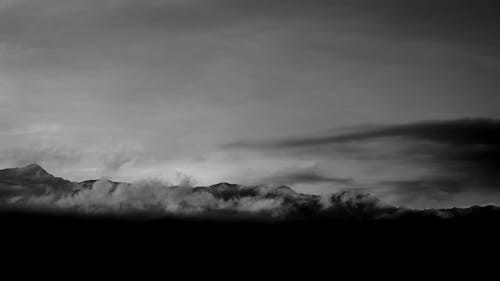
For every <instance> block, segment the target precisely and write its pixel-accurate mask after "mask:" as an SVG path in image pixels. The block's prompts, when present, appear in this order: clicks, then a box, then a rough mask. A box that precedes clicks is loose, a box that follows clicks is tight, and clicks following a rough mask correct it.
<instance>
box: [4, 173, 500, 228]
mask: <svg viewBox="0 0 500 281" xmlns="http://www.w3.org/2000/svg"><path fill="white" fill-rule="evenodd" d="M43 196H46V197H43ZM37 197H38V198H41V199H44V198H45V199H47V198H48V199H50V200H48V201H47V200H45V201H44V200H42V202H46V203H45V204H46V206H48V207H51V206H63V207H62V209H59V210H61V211H64V210H66V209H64V208H69V209H72V210H77V211H81V212H84V213H93V214H98V213H101V214H113V212H115V213H116V212H117V213H118V214H131V213H136V214H145V213H155V214H157V215H160V216H166V215H170V216H171V215H180V216H183V215H193V214H194V215H195V216H200V217H203V218H217V219H219V218H229V219H235V218H237V219H241V218H243V217H249V216H250V217H254V218H255V217H258V218H271V219H273V220H274V219H285V220H327V221H332V220H335V221H339V220H343V221H346V220H349V221H373V220H381V219H382V220H387V219H389V220H393V219H398V220H400V221H401V220H403V221H417V222H418V221H422V220H424V221H435V220H443V219H446V220H450V219H452V220H454V221H457V220H461V221H467V220H480V219H485V218H488V219H499V218H500V208H498V207H496V206H485V207H477V206H474V207H470V208H452V209H430V210H410V209H405V208H399V207H394V206H391V205H388V204H384V203H383V202H381V201H380V200H378V198H376V197H373V196H371V195H370V194H366V193H359V192H356V191H352V190H346V191H342V192H337V193H334V194H330V195H328V196H319V195H310V194H301V193H297V192H295V191H294V190H293V189H291V188H290V187H288V186H271V185H254V186H246V185H239V184H231V183H226V182H222V183H218V184H214V185H211V186H200V187H194V188H191V187H183V186H163V185H161V184H160V185H156V184H154V183H153V184H141V183H134V184H130V183H121V182H114V181H110V180H87V181H82V182H71V181H68V180H65V179H63V178H60V177H55V176H53V175H52V174H50V173H49V172H47V171H46V170H45V169H43V168H42V167H41V166H39V165H37V164H31V165H28V166H26V167H19V168H10V169H3V170H0V210H2V208H3V207H5V206H7V207H9V206H11V205H9V204H18V205H16V206H20V207H21V208H24V207H27V208H28V209H29V208H31V207H33V206H30V205H29V204H31V203H30V202H31V201H30V200H27V199H30V198H37ZM36 201H40V200H36ZM13 202H14V203H13ZM16 202H17V203H16ZM19 204H21V205H19ZM22 204H27V205H22ZM51 204H55V205H51ZM69 209H68V210H69ZM110 212H111V213H110Z"/></svg>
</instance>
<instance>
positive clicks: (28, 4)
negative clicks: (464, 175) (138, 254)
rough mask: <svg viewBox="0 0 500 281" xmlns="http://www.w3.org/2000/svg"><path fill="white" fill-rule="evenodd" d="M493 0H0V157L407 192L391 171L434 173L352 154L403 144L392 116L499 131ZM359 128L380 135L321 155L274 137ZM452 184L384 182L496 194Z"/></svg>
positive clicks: (93, 170)
mask: <svg viewBox="0 0 500 281" xmlns="http://www.w3.org/2000/svg"><path fill="white" fill-rule="evenodd" d="M497 2H498V1H494V0H492V1H486V0H476V1H465V0H442V1H431V0H418V1H417V0H365V1H363V0H349V1H348V0H331V1H326V0H325V1H322V0H313V1H299V0H289V1H282V0H265V1H259V0H136V1H134V0H109V1H102V0H95V1H93V0H79V1H78V0H0V168H1V167H11V166H21V165H26V164H29V163H31V162H37V163H39V164H41V165H43V166H44V167H46V168H47V170H49V171H51V172H53V173H54V174H56V175H58V176H63V177H66V178H69V179H71V180H83V179H88V178H99V177H112V178H113V179H115V180H123V181H133V180H136V179H140V178H144V177H158V178H162V179H166V180H169V181H171V182H173V183H175V182H177V181H181V180H182V179H183V178H184V177H186V176H190V177H193V178H194V179H196V180H197V182H198V183H199V184H213V183H217V182H220V181H226V182H236V183H256V182H259V183H270V182H273V183H279V184H289V185H291V186H292V187H293V188H294V189H296V190H299V191H301V192H305V193H325V192H331V191H333V190H336V189H339V188H345V187H358V188H371V187H373V190H374V191H375V190H378V191H380V190H381V189H380V187H379V186H380V185H381V183H385V184H386V185H385V187H383V188H388V186H397V187H395V188H396V189H397V188H401V189H397V190H405V191H404V192H403V194H407V193H406V190H407V189H405V188H407V185H404V184H408V183H409V182H410V183H414V181H415V180H416V179H422V178H425V179H429V178H432V180H436V178H435V174H436V173H435V172H436V171H435V169H434V170H432V169H433V167H435V165H434V166H433V165H429V163H424V164H422V163H421V162H418V161H406V160H407V159H405V161H403V160H401V159H400V157H399V158H397V159H393V158H394V157H393V158H390V157H389V158H388V157H387V155H382V154H377V155H373V153H367V154H366V155H370V156H369V157H368V156H366V155H365V156H366V157H359V155H363V153H362V151H366V150H367V149H370V151H372V152H373V149H374V147H380V149H381V150H385V149H387V150H391V151H393V150H396V147H398V148H401V147H403V148H404V147H406V146H407V145H408V143H407V142H408V140H405V141H404V142H401V141H394V140H393V139H391V138H393V137H394V138H396V139H400V138H399V137H400V136H401V134H398V133H391V132H392V131H391V130H390V128H392V127H391V126H393V125H398V124H399V125H401V126H407V127H409V128H410V130H411V129H412V128H415V126H417V128H418V129H419V130H420V127H418V126H420V125H421V123H419V122H423V121H428V120H462V121H463V120H464V118H487V119H481V120H482V121H481V120H479V121H478V122H479V123H481V122H483V121H484V122H486V123H488V122H489V123H488V124H490V123H491V122H493V125H492V126H493V127H494V128H493V129H492V130H493V132H494V133H492V134H496V133H498V131H496V130H497V128H496V127H495V126H497V125H498V124H497V123H495V122H496V121H494V120H495V119H496V118H499V117H500V110H499V108H500V95H499V89H500V80H499V77H500V76H499V75H500V36H498V30H500V18H499V17H498V15H499V13H500V9H499V4H498V3H497ZM429 122H430V121H429ZM450 122H452V121H450ZM457 122H461V121H457ZM404 124H407V125H404ZM419 124H420V125H419ZM424 124H427V125H429V123H424ZM450 124H451V125H450ZM474 124H476V123H474ZM481 124H482V123H481ZM441 125H442V126H448V125H450V126H455V123H445V124H444V125H443V124H442V123H439V124H438V125H437V126H441ZM424 127H425V126H424ZM367 128H370V129H369V130H371V131H370V132H373V130H375V131H377V132H379V130H381V132H382V133H380V132H379V134H382V136H383V140H382V141H381V140H380V138H379V137H371V135H370V136H368V137H366V136H365V137H363V138H361V139H359V138H357V139H356V138H355V139H356V144H359V142H360V141H366V143H363V145H362V146H363V147H359V145H353V144H352V143H351V142H347V141H343V142H338V141H334V144H335V147H336V150H335V151H336V153H330V152H332V151H334V150H332V149H330V148H331V147H328V146H327V148H324V147H323V148H321V149H319V150H317V145H318V144H317V143H313V144H312V145H313V146H314V149H313V151H314V152H311V151H312V150H311V149H312V148H311V149H309V147H308V146H307V145H303V146H301V147H300V152H298V151H297V149H296V147H293V145H292V147H293V148H292V149H290V145H287V140H283V139H289V140H288V141H291V142H292V143H293V142H294V141H295V142H297V138H299V139H303V138H305V139H306V140H310V138H313V140H314V138H315V137H317V136H325V135H326V136H330V137H331V136H332V134H333V135H335V136H336V135H338V134H346V132H352V131H353V130H355V131H356V132H357V134H360V132H363V130H367ZM374 128H375V129H374ZM388 128H389V133H387V130H388ZM405 128H406V127H405ZM425 128H431V130H433V129H434V127H432V126H430V127H425ZM439 128H441V127H439ZM488 128H489V127H488ZM405 132H406V131H405ZM490 133H491V132H490ZM355 134H356V133H355ZM361 134H363V133H361ZM402 135H404V136H409V138H410V141H418V142H420V141H427V142H428V141H429V138H427V137H426V136H427V135H425V134H424V136H423V137H422V135H421V134H420V135H415V134H412V133H408V132H406V133H402ZM378 136H380V135H378ZM349 137H352V133H347V138H348V139H349V140H351V138H349ZM374 139H375V140H374ZM415 139H416V140H415ZM268 140H280V141H277V143H278V144H281V145H277V146H273V145H270V144H272V143H269V142H267V141H268ZM373 140H374V141H373ZM434 140H435V139H432V138H431V139H430V142H432V141H434ZM497 141H498V140H497ZM262 142H264V144H263V143H262ZM283 142H284V143H283ZM436 142H439V141H436ZM473 143H474V144H477V143H476V142H473ZM283 144H285V145H284V146H285V147H286V149H282V146H283ZM288 144H289V143H288ZM308 144H310V142H308ZM327 144H330V143H328V142H327ZM448 144H449V142H445V145H448ZM453 144H454V143H453ZM479 144H480V145H484V143H482V142H479ZM319 145H320V146H321V145H324V143H323V144H321V143H320V144H319ZM340 145H342V148H340V147H339V146H340ZM405 145H406V146H405ZM487 145H490V146H494V148H495V149H496V148H498V146H497V145H498V142H497V143H493V144H491V143H489V144H487ZM442 146H443V143H442V142H439V147H440V148H442ZM270 147H271V148H273V149H270ZM453 147H455V146H453ZM403 148H402V149H403ZM412 148H414V145H412ZM447 148H448V146H446V149H447ZM349 149H350V150H349ZM378 149H379V148H377V151H380V150H378ZM270 150H271V151H270ZM291 150H292V151H291ZM303 150H306V152H304V151H303ZM325 150H326V151H328V152H325ZM347 150H349V151H351V152H352V151H353V150H355V151H356V153H345V151H347ZM403 150H404V149H403ZM404 151H406V150H404ZM412 151H415V150H412ZM417 151H419V152H422V150H421V149H420V150H417ZM425 151H426V153H431V154H432V153H433V152H435V150H429V151H430V152H429V151H427V150H425ZM440 151H441V150H440ZM494 151H495V153H496V152H498V150H494ZM320 152H321V153H320ZM391 155H394V153H392V154H391ZM426 155H427V154H426ZM440 155H441V154H440ZM418 156H422V155H420V154H418ZM424 156H425V155H424ZM496 156H498V154H494V156H493V157H496ZM367 157H368V158H370V159H371V160H367V159H366V158H367ZM374 157H376V161H375V160H373V158H374ZM433 159H434V158H433ZM439 159H440V160H443V159H444V160H446V161H449V160H450V159H449V158H446V157H441V158H439ZM444 160H443V161H444ZM453 160H454V161H455V160H456V159H453ZM459 160H460V161H462V160H463V159H462V158H460V159H459ZM493 160H494V161H493V163H495V164H496V163H498V162H495V161H497V160H498V158H494V159H493ZM464 161H465V160H464ZM447 163H448V162H447ZM453 163H455V162H453ZM460 163H462V162H460ZM464 163H465V162H464ZM467 163H468V162H467ZM483 164H484V163H479V168H478V167H475V168H478V169H480V168H484V166H481V165H483ZM439 167H441V168H440V169H441V170H439V171H442V166H439ZM430 170H432V171H430ZM447 171H448V170H447ZM453 175H454V174H453ZM488 175H490V174H488ZM486 178H487V179H491V177H486ZM474 179H477V178H476V177H475V178H474ZM483 179H484V178H481V179H480V180H479V184H483V185H488V184H490V182H488V183H487V184H485V183H484V181H483ZM437 180H442V179H437ZM493 182H494V183H495V184H497V183H498V182H497V181H496V179H494V180H493ZM401 183H404V184H403V185H402V184H401ZM440 183H442V182H440V181H436V182H434V183H433V184H434V185H432V181H431V183H426V184H431V187H429V188H430V189H432V188H434V186H437V188H438V190H441V189H442V184H441V185H440ZM410 185H411V184H410ZM440 188H441V189H440ZM393 189H394V188H392V187H391V190H393ZM384 190H385V189H384ZM411 190H415V188H414V189H411ZM418 190H420V189H418ZM433 190H435V189H433ZM481 190H483V189H481ZM380 192H381V191H380ZM380 192H379V193H380ZM391 192H392V191H391ZM453 192H455V190H453ZM453 192H445V193H446V194H444V195H443V194H437V195H436V194H435V192H434V191H433V192H431V193H432V194H430V195H429V194H427V193H426V195H425V196H423V197H418V198H413V197H412V198H406V197H408V196H406V197H405V196H401V195H400V194H401V192H399V193H398V192H396V193H394V192H392V193H391V194H389V195H387V194H386V193H384V194H386V198H387V200H393V201H394V202H399V203H401V204H409V205H412V206H418V207H428V206H430V207H433V206H445V205H446V204H448V205H449V204H455V205H456V204H465V205H467V204H471V203H474V202H479V203H485V202H486V201H485V200H486V199H484V198H490V199H488V200H496V199H494V198H496V197H495V196H496V195H494V196H493V195H491V194H490V193H487V197H485V196H486V195H484V194H485V193H480V194H479V193H475V192H474V191H470V192H469V191H467V192H468V193H467V192H466V193H467V194H468V195H466V196H465V195H464V196H465V197H464V196H462V197H460V196H454V195H453V196H451V195H450V194H457V193H456V192H455V193H453ZM488 192H489V191H488ZM466 193H464V194H466ZM469 193H472V195H471V194H469ZM380 194H382V193H380ZM398 194H399V195H398ZM412 194H413V193H412ZM460 194H461V193H460ZM495 194H496V193H495ZM448 195H450V196H451V197H450V196H448ZM483 195H484V196H483ZM443 196H444V197H443ZM403 197H404V198H403ZM479 197H480V198H479ZM478 198H479V199H478ZM491 198H493V199H491ZM499 198H500V196H499ZM443 202H445V203H443ZM446 202H448V203H446ZM449 202H452V203H449ZM486 203H487V202H486Z"/></svg>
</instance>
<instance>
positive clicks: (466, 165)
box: [225, 119, 500, 203]
mask: <svg viewBox="0 0 500 281" xmlns="http://www.w3.org/2000/svg"><path fill="white" fill-rule="evenodd" d="M225 148H226V149H232V150H243V151H246V150H256V151H265V152H266V153H270V152H276V153H280V155H288V156H289V157H299V156H301V155H309V156H310V157H316V158H326V159H332V161H333V160H335V159H337V158H339V157H342V158H344V159H355V160H357V161H359V162H360V163H361V164H362V165H363V164H366V163H372V165H374V166H382V165H384V164H387V163H391V162H392V163H396V165H397V166H401V167H406V169H407V170H411V169H416V168H421V169H425V170H426V172H424V174H423V175H419V176H411V177H410V178H408V179H390V178H388V179H381V180H379V181H373V182H371V183H368V184H366V185H368V186H371V187H372V188H382V189H384V190H386V191H387V192H386V193H387V194H392V195H393V196H394V195H398V196H399V197H400V198H399V201H400V202H403V203H408V202H411V201H412V200H417V199H419V198H422V197H426V198H428V199H429V200H432V201H435V200H438V201H439V200H440V201H447V200H450V198H453V197H454V196H455V195H456V194H459V193H462V192H469V191H472V192H475V193H476V194H482V195H484V196H483V197H484V198H485V200H486V198H487V196H489V194H490V193H491V192H500V175H499V174H498V167H500V120H497V119H456V120H431V121H423V122H416V123H408V124H397V125H377V126H365V127H359V128H352V129H351V130H349V131H348V132H343V133H337V134H327V135H321V136H317V135H316V136H303V137H292V138H284V139H277V140H269V141H267V140H264V141H255V142H234V143H230V144H228V145H226V146H225ZM400 178H401V177H400ZM388 190H390V192H389V191H388Z"/></svg>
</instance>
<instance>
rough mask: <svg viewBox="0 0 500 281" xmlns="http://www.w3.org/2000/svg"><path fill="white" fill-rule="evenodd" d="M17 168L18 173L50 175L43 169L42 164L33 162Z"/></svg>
mask: <svg viewBox="0 0 500 281" xmlns="http://www.w3.org/2000/svg"><path fill="white" fill-rule="evenodd" d="M17 170H18V171H19V172H20V173H23V174H33V175H38V176H42V175H45V176H47V175H50V174H49V173H48V172H47V171H45V170H44V169H43V168H42V166H40V165H38V164H36V163H33V164H29V165H28V166H26V167H22V168H17Z"/></svg>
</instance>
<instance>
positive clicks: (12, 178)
mask: <svg viewBox="0 0 500 281" xmlns="http://www.w3.org/2000/svg"><path fill="white" fill-rule="evenodd" d="M74 186H75V185H74V183H72V182H70V181H68V180H65V179H63V178H60V177H55V176H53V175H51V174H50V173H48V172H47V171H46V170H45V169H43V168H42V167H41V166H40V165H37V164H30V165H28V166H25V167H19V168H9V169H3V170H0V196H3V197H5V196H29V195H42V194H48V193H61V192H71V191H72V190H73V188H74Z"/></svg>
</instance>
